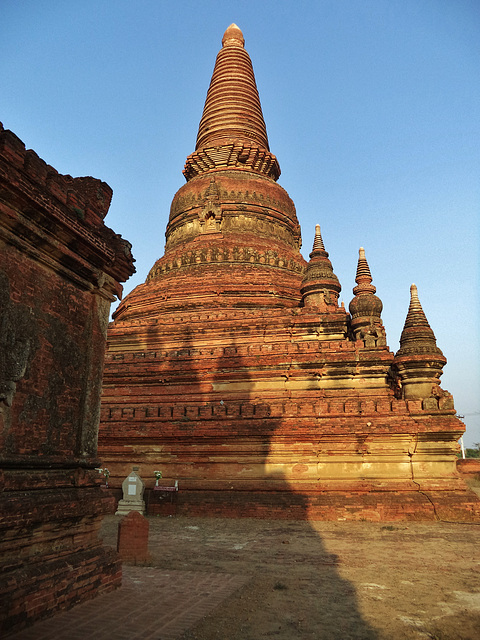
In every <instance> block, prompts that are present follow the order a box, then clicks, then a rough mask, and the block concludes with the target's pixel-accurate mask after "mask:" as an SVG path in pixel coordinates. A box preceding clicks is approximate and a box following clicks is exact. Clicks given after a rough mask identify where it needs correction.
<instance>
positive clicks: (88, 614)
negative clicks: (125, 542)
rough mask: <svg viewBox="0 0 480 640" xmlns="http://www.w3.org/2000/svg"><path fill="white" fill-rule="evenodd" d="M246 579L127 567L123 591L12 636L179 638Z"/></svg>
mask: <svg viewBox="0 0 480 640" xmlns="http://www.w3.org/2000/svg"><path fill="white" fill-rule="evenodd" d="M248 580H249V578H248V576H237V575H231V574H227V573H206V572H201V571H166V570H163V569H156V568H154V567H129V566H125V565H124V567H123V584H122V587H121V588H120V589H117V590H116V591H113V592H111V593H108V594H106V595H103V596H100V597H98V598H96V599H94V600H90V601H88V602H85V603H84V604H80V605H78V606H77V607H74V608H73V609H71V610H70V611H65V612H63V613H59V614H58V615H56V616H54V617H53V618H49V619H47V620H44V621H42V622H38V623H37V624H35V625H34V626H33V627H30V628H29V629H24V630H23V631H20V632H18V633H16V634H14V635H11V636H8V640H175V638H178V637H179V635H181V634H182V633H183V632H185V631H186V630H187V629H189V628H190V627H192V626H193V625H194V624H196V623H197V622H198V621H199V620H201V619H202V618H203V617H204V616H206V615H207V614H209V613H210V612H211V611H212V610H213V609H215V607H216V606H217V605H218V604H220V602H222V600H224V599H225V598H226V597H227V596H229V595H231V594H232V593H233V592H234V591H236V590H237V589H238V588H239V587H241V586H242V585H244V584H245V583H246V582H247V581H248Z"/></svg>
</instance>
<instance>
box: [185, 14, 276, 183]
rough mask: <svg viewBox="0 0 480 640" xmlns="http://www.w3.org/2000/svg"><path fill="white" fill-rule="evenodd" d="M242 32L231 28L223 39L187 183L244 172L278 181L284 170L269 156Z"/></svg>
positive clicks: (263, 122)
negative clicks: (229, 171)
mask: <svg viewBox="0 0 480 640" xmlns="http://www.w3.org/2000/svg"><path fill="white" fill-rule="evenodd" d="M244 42H245V41H244V38H243V34H242V31H241V30H240V29H239V27H238V26H237V25H236V24H231V25H230V26H229V27H228V29H227V30H226V31H225V33H224V35H223V38H222V48H221V50H220V51H219V53H218V55H217V59H216V61H215V67H214V70H213V75H212V79H211V82H210V87H209V89H208V92H207V98H206V101H205V107H204V109H203V115H202V118H201V120H200V125H199V127H198V135H197V143H196V147H195V152H194V153H192V154H191V155H190V156H188V158H187V162H186V164H185V169H184V172H183V173H184V175H185V177H186V179H187V180H190V178H193V177H194V176H196V175H198V174H200V173H205V172H207V171H216V170H219V169H228V168H235V169H244V170H248V171H253V172H256V173H261V174H263V175H267V176H268V177H270V178H273V179H274V180H277V179H278V177H279V175H280V167H279V165H278V162H277V159H276V158H275V156H274V155H273V154H272V153H270V149H269V144H268V136H267V129H266V127H265V121H264V119H263V114H262V107H261V104H260V98H259V95H258V89H257V85H256V82H255V75H254V72H253V67H252V62H251V60H250V56H249V55H248V53H247V52H246V50H245V48H244Z"/></svg>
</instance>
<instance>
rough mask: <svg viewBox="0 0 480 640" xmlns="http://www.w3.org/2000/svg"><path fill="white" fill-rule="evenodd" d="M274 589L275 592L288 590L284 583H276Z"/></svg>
mask: <svg viewBox="0 0 480 640" xmlns="http://www.w3.org/2000/svg"><path fill="white" fill-rule="evenodd" d="M273 588H274V589H275V591H285V590H286V589H288V587H287V585H286V584H283V582H278V581H277V582H275V584H274V585H273Z"/></svg>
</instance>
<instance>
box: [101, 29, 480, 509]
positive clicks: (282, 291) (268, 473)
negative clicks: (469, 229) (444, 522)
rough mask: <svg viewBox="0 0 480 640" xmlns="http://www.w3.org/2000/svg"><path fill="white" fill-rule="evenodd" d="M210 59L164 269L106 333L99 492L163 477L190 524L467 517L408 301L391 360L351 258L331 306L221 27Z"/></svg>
mask: <svg viewBox="0 0 480 640" xmlns="http://www.w3.org/2000/svg"><path fill="white" fill-rule="evenodd" d="M222 45H223V46H222V49H221V51H220V52H219V54H218V56H217V59H216V63H215V68H214V71H213V77H212V80H211V83H210V88H209V90H208V94H207V98H206V103H205V108H204V111H203V115H202V118H201V121H200V126H199V131H198V136H197V143H196V148H195V151H194V152H193V153H192V154H191V155H189V156H188V158H187V161H186V164H185V169H184V172H183V173H184V176H185V178H186V181H187V182H186V184H184V186H183V187H181V188H180V190H179V191H178V192H177V193H176V195H175V196H174V198H173V202H172V206H171V211H170V218H169V221H168V224H167V229H166V245H165V254H164V256H163V257H161V258H160V259H159V260H158V261H157V262H156V263H155V264H154V265H153V267H152V269H151V271H150V273H149V274H148V277H147V279H146V281H145V283H144V284H141V285H140V286H138V287H137V288H136V289H135V290H134V291H133V292H132V293H130V294H129V295H128V296H127V297H126V298H125V299H124V300H123V301H122V303H121V304H120V306H119V307H118V309H117V311H116V312H115V314H114V322H113V323H112V324H111V325H110V327H109V331H108V352H107V355H106V364H105V377H104V385H103V398H102V412H101V426H100V439H99V455H101V458H102V461H103V464H105V465H107V466H108V467H109V468H110V470H111V473H112V475H111V483H112V485H113V486H114V487H117V488H119V487H120V486H121V484H122V481H123V480H124V478H125V476H126V475H128V473H129V472H130V470H131V469H132V465H136V466H138V467H139V473H140V475H141V476H142V478H143V479H144V480H145V482H146V484H147V490H148V488H150V489H151V488H152V487H153V485H154V481H155V478H154V471H155V470H158V469H160V470H161V471H162V473H163V477H164V480H162V482H164V483H168V482H170V484H171V483H172V482H173V481H174V480H178V482H179V488H180V491H179V492H178V496H177V500H178V501H177V512H178V513H184V514H192V515H223V516H256V517H269V518H271V517H278V518H305V517H309V518H316V519H338V520H353V519H367V520H397V519H402V520H412V519H426V520H428V519H435V518H439V519H448V520H463V521H467V520H472V519H475V518H478V517H479V515H480V511H479V501H478V498H477V497H476V496H475V495H474V494H472V493H470V492H469V491H468V490H467V488H466V486H465V484H464V482H463V481H462V480H461V479H460V477H459V475H458V474H457V471H456V466H455V463H456V453H457V450H458V444H457V441H458V439H459V438H460V436H461V435H462V433H463V432H464V425H463V424H462V422H461V421H460V420H459V419H458V418H457V417H456V416H455V409H454V405H453V399H452V396H451V395H450V394H449V393H448V392H447V391H444V390H443V389H441V387H440V385H439V379H440V376H441V374H442V368H443V366H444V365H445V363H446V359H445V357H444V355H443V354H442V352H441V350H440V349H439V348H438V347H437V345H436V340H435V336H434V333H433V331H432V329H431V328H430V326H429V323H428V321H427V318H426V316H425V314H424V312H423V310H422V307H421V304H420V301H419V297H418V293H417V290H416V288H415V286H414V285H412V289H411V304H410V308H409V309H408V314H407V317H406V322H405V327H404V329H403V333H402V336H401V340H400V343H401V346H400V349H399V351H398V352H397V353H396V354H394V353H392V352H391V351H390V350H389V348H388V347H387V342H386V336H385V329H384V327H383V324H382V320H381V312H382V302H381V300H380V299H379V298H378V297H377V296H376V295H375V286H374V285H373V284H372V276H371V272H370V269H369V265H368V263H367V260H366V257H365V252H364V251H363V249H360V255H359V260H358V269H357V273H356V286H355V288H354V289H353V298H352V301H351V302H350V305H349V309H348V310H347V309H345V308H344V306H343V304H342V305H339V303H338V299H339V293H340V290H341V286H340V283H339V281H338V279H337V277H336V275H335V273H334V270H333V267H332V263H331V262H330V259H329V255H328V253H327V251H326V249H325V246H324V243H323V240H322V237H321V233H320V228H319V227H317V230H316V234H315V241H314V245H313V250H312V252H311V254H310V260H309V261H308V262H307V261H305V260H304V258H303V257H302V255H301V254H300V244H301V237H300V226H299V223H298V220H297V216H296V212H295V207H294V204H293V202H292V200H291V199H290V198H289V196H288V194H287V193H286V191H285V190H284V189H283V188H282V187H281V186H280V185H279V184H278V183H277V179H278V178H279V176H280V167H279V164H278V161H277V159H276V157H275V156H274V155H273V154H272V153H271V152H270V149H269V143H268V138H267V132H266V128H265V123H264V120H263V115H262V110H261V106H260V100H259V96H258V92H257V87H256V83H255V78H254V73H253V69H252V64H251V61H250V58H249V55H248V53H247V52H246V51H245V48H244V39H243V35H242V32H241V31H240V29H239V28H238V27H237V26H236V25H231V26H230V27H229V28H228V29H227V31H226V32H225V35H224V37H223V41H222ZM359 242H361V238H359ZM352 279H353V274H352ZM405 311H406V312H407V310H405ZM152 495H153V491H152ZM154 506H155V505H152V508H153V507H154ZM151 512H155V510H153V511H151Z"/></svg>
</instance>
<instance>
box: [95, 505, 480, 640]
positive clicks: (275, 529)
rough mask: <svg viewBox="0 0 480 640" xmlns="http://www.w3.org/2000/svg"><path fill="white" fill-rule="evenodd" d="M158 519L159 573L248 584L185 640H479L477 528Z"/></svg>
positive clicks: (109, 525)
mask: <svg viewBox="0 0 480 640" xmlns="http://www.w3.org/2000/svg"><path fill="white" fill-rule="evenodd" d="M149 521H150V537H149V546H150V551H151V554H152V561H151V564H152V565H153V566H157V567H161V568H163V569H170V570H171V569H181V570H190V571H199V572H201V571H207V572H225V573H229V574H240V575H245V576H248V577H249V581H248V582H247V583H246V585H245V586H244V587H243V588H241V589H239V590H238V591H237V592H236V593H235V594H234V595H233V596H231V597H229V598H227V599H226V600H224V601H223V603H222V604H221V605H220V606H218V607H217V608H216V609H215V611H214V612H213V613H212V614H210V615H209V616H207V617H205V618H204V619H203V620H202V621H201V622H200V623H199V624H198V625H196V626H195V627H193V628H192V629H190V630H189V631H188V632H186V633H185V634H184V635H183V636H182V640H213V639H221V640H263V639H269V638H275V639H277V640H295V639H297V638H302V639H311V640H321V639H324V638H326V639H333V640H336V639H339V640H340V639H342V640H346V639H349V638H368V639H378V640H392V639H393V640H397V639H403V638H405V639H407V640H413V639H417V638H418V639H421V638H431V639H435V640H479V639H480V547H479V542H480V524H452V523H443V522H435V523H394V524H389V523H369V522H350V523H344V522H342V523H340V522H299V521H281V520H269V521H266V520H256V519H243V520H231V519H219V518H186V517H152V518H149ZM117 526H118V518H115V517H114V516H110V517H108V518H106V520H105V523H104V525H103V529H102V537H103V539H104V542H105V544H108V545H111V546H115V544H116V531H117Z"/></svg>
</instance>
